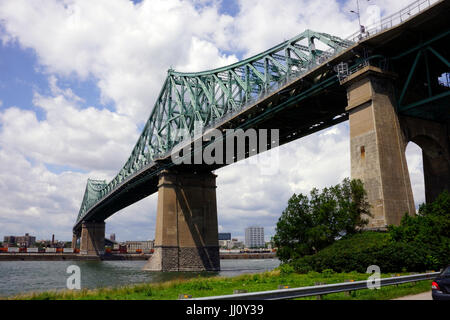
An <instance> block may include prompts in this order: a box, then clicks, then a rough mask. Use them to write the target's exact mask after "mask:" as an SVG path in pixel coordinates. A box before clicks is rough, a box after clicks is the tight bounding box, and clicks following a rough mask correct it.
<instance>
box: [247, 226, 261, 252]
mask: <svg viewBox="0 0 450 320" xmlns="http://www.w3.org/2000/svg"><path fill="white" fill-rule="evenodd" d="M265 244H266V243H265V241H264V228H263V227H256V226H253V227H248V228H246V229H245V246H246V247H247V248H262V247H264V246H265Z"/></svg>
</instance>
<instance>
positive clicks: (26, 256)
mask: <svg viewBox="0 0 450 320" xmlns="http://www.w3.org/2000/svg"><path fill="white" fill-rule="evenodd" d="M151 256H152V255H151V254H137V253H124V254H109V255H103V256H101V257H98V256H85V255H80V254H74V253H2V254H0V261H121V260H132V261H135V260H148V259H149V258H150V257H151ZM275 258H276V253H236V254H234V253H224V254H220V259H233V260H236V259H238V260H239V259H275Z"/></svg>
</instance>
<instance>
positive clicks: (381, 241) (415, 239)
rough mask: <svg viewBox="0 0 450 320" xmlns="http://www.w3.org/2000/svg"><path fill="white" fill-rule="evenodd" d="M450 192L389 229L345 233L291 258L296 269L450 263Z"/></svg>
mask: <svg viewBox="0 0 450 320" xmlns="http://www.w3.org/2000/svg"><path fill="white" fill-rule="evenodd" d="M449 223H450V194H449V193H448V192H444V193H442V194H441V195H440V196H439V197H438V198H437V199H436V201H434V202H433V203H430V204H424V205H422V206H421V207H420V209H419V214H418V215H417V216H414V217H411V216H408V215H405V217H404V218H403V219H402V221H401V224H400V226H390V227H389V229H388V232H387V233H381V232H369V231H366V232H363V233H360V234H354V235H349V236H346V237H344V238H343V239H341V240H339V241H336V242H335V243H334V244H332V245H330V246H328V247H327V248H325V249H323V250H321V251H320V252H318V253H317V254H314V255H309V256H305V257H303V258H299V259H296V260H295V261H292V262H291V265H292V266H293V267H294V269H295V270H296V271H297V272H300V273H306V272H309V271H311V270H314V271H318V272H322V271H323V270H326V269H332V270H335V271H337V272H351V271H357V272H366V269H367V267H368V266H370V265H378V266H379V267H380V268H381V271H382V272H402V271H405V270H407V271H416V272H422V271H427V270H439V269H440V268H442V267H445V266H447V265H448V264H450V237H449V235H450V234H449V232H450V225H449Z"/></svg>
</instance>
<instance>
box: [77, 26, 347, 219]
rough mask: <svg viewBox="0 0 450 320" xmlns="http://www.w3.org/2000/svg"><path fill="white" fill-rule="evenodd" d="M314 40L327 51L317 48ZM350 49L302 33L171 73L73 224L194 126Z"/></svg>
mask: <svg viewBox="0 0 450 320" xmlns="http://www.w3.org/2000/svg"><path fill="white" fill-rule="evenodd" d="M315 40H318V41H319V42H320V43H322V44H323V45H322V46H324V47H326V48H327V49H325V50H319V49H317V48H316V41H315ZM352 45H353V42H350V41H347V40H343V39H340V38H338V37H335V36H332V35H329V34H326V33H320V32H314V31H311V30H306V31H305V32H303V33H301V34H300V35H298V36H296V37H294V38H292V39H290V40H287V41H285V42H283V43H281V44H279V45H277V46H275V47H273V48H271V49H269V50H267V51H264V52H262V53H260V54H258V55H256V56H253V57H251V58H248V59H245V60H243V61H240V62H237V63H235V64H232V65H229V66H226V67H222V68H218V69H214V70H210V71H204V72H195V73H182V72H176V71H174V70H169V71H168V75H167V78H166V80H165V82H164V85H163V87H162V89H161V91H160V94H159V96H158V98H157V100H156V103H155V106H154V107H153V110H152V112H151V114H150V117H149V119H148V121H147V123H146V124H145V126H144V129H143V131H142V134H141V136H140V137H139V139H138V141H137V143H136V145H135V147H134V149H133V151H132V152H131V155H130V157H129V158H128V160H127V162H126V163H125V165H124V166H123V168H122V169H121V170H120V171H119V173H118V174H117V175H116V177H114V179H112V181H110V182H109V183H107V182H106V181H98V180H91V179H89V180H88V182H87V186H86V191H85V194H84V197H83V202H82V204H81V207H80V211H79V214H78V217H77V223H78V222H79V221H80V220H82V219H83V217H84V216H85V214H86V213H87V212H88V211H89V209H90V208H91V207H92V206H93V205H94V204H96V203H97V202H98V201H99V200H101V199H102V198H103V197H105V196H106V195H108V194H110V193H112V192H114V190H115V189H116V187H117V186H118V185H119V184H121V183H122V182H124V181H125V180H126V179H127V178H128V177H130V176H131V175H133V174H134V173H136V172H138V171H139V170H140V169H142V168H143V167H144V166H146V165H148V164H149V163H152V162H153V161H154V160H155V159H158V158H159V157H161V156H162V155H164V154H166V153H167V152H170V150H171V149H172V148H173V147H175V146H176V145H177V144H178V143H180V142H181V141H182V139H183V136H182V134H181V133H185V132H189V135H191V136H193V134H194V129H195V127H194V124H195V122H196V121H199V122H201V123H202V125H203V127H204V128H208V127H213V126H214V125H215V124H216V123H218V122H219V121H221V120H223V119H224V117H225V116H228V115H229V114H233V113H235V112H238V111H239V110H241V109H242V108H243V107H244V106H246V105H248V104H251V103H254V102H255V101H258V100H260V99H263V98H264V97H265V96H266V95H268V94H270V93H271V92H274V91H276V90H277V89H278V88H279V87H280V85H283V84H285V83H287V82H288V81H290V80H294V79H297V78H299V77H301V76H302V75H303V74H304V73H306V72H307V71H309V70H311V69H312V68H314V67H316V66H317V65H319V64H321V63H323V62H324V61H326V60H328V58H330V57H331V56H334V55H335V54H337V53H339V52H341V51H343V50H345V49H346V48H348V47H350V46H352Z"/></svg>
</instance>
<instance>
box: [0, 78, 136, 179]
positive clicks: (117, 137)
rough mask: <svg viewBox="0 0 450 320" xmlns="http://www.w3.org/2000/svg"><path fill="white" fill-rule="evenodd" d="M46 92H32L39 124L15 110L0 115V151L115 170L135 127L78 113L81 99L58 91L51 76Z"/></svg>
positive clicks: (103, 113)
mask: <svg viewBox="0 0 450 320" xmlns="http://www.w3.org/2000/svg"><path fill="white" fill-rule="evenodd" d="M50 87H51V89H52V93H53V95H51V96H44V95H41V94H39V93H35V95H34V100H33V104H34V105H35V106H36V107H39V108H41V109H42V110H44V111H45V115H46V118H45V120H42V121H39V120H38V119H37V117H36V114H35V113H34V112H33V111H30V110H22V109H19V108H17V107H11V108H7V109H6V110H4V111H3V112H0V124H1V129H0V132H1V134H0V144H1V146H2V147H3V148H5V149H7V150H14V151H17V152H20V153H21V154H23V155H26V156H28V157H32V158H33V159H35V160H37V161H40V162H42V163H50V164H56V165H62V166H70V167H74V168H78V169H83V170H87V171H89V170H94V169H95V170H106V171H108V170H117V171H118V170H119V169H120V168H121V166H122V165H123V163H124V162H125V161H126V159H127V157H128V154H129V153H130V152H131V149H132V147H133V144H134V142H135V141H136V140H137V137H138V135H139V132H138V130H137V126H136V124H135V123H134V122H132V121H131V120H130V119H129V118H128V117H125V116H122V115H118V114H116V113H114V112H111V111H109V110H107V109H102V110H99V109H96V108H94V107H86V108H81V107H80V105H79V103H80V101H82V100H81V98H79V97H77V96H76V95H75V94H74V93H73V92H72V91H71V90H70V89H66V90H62V89H60V88H59V87H58V86H57V84H56V81H55V78H53V77H51V78H50Z"/></svg>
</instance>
